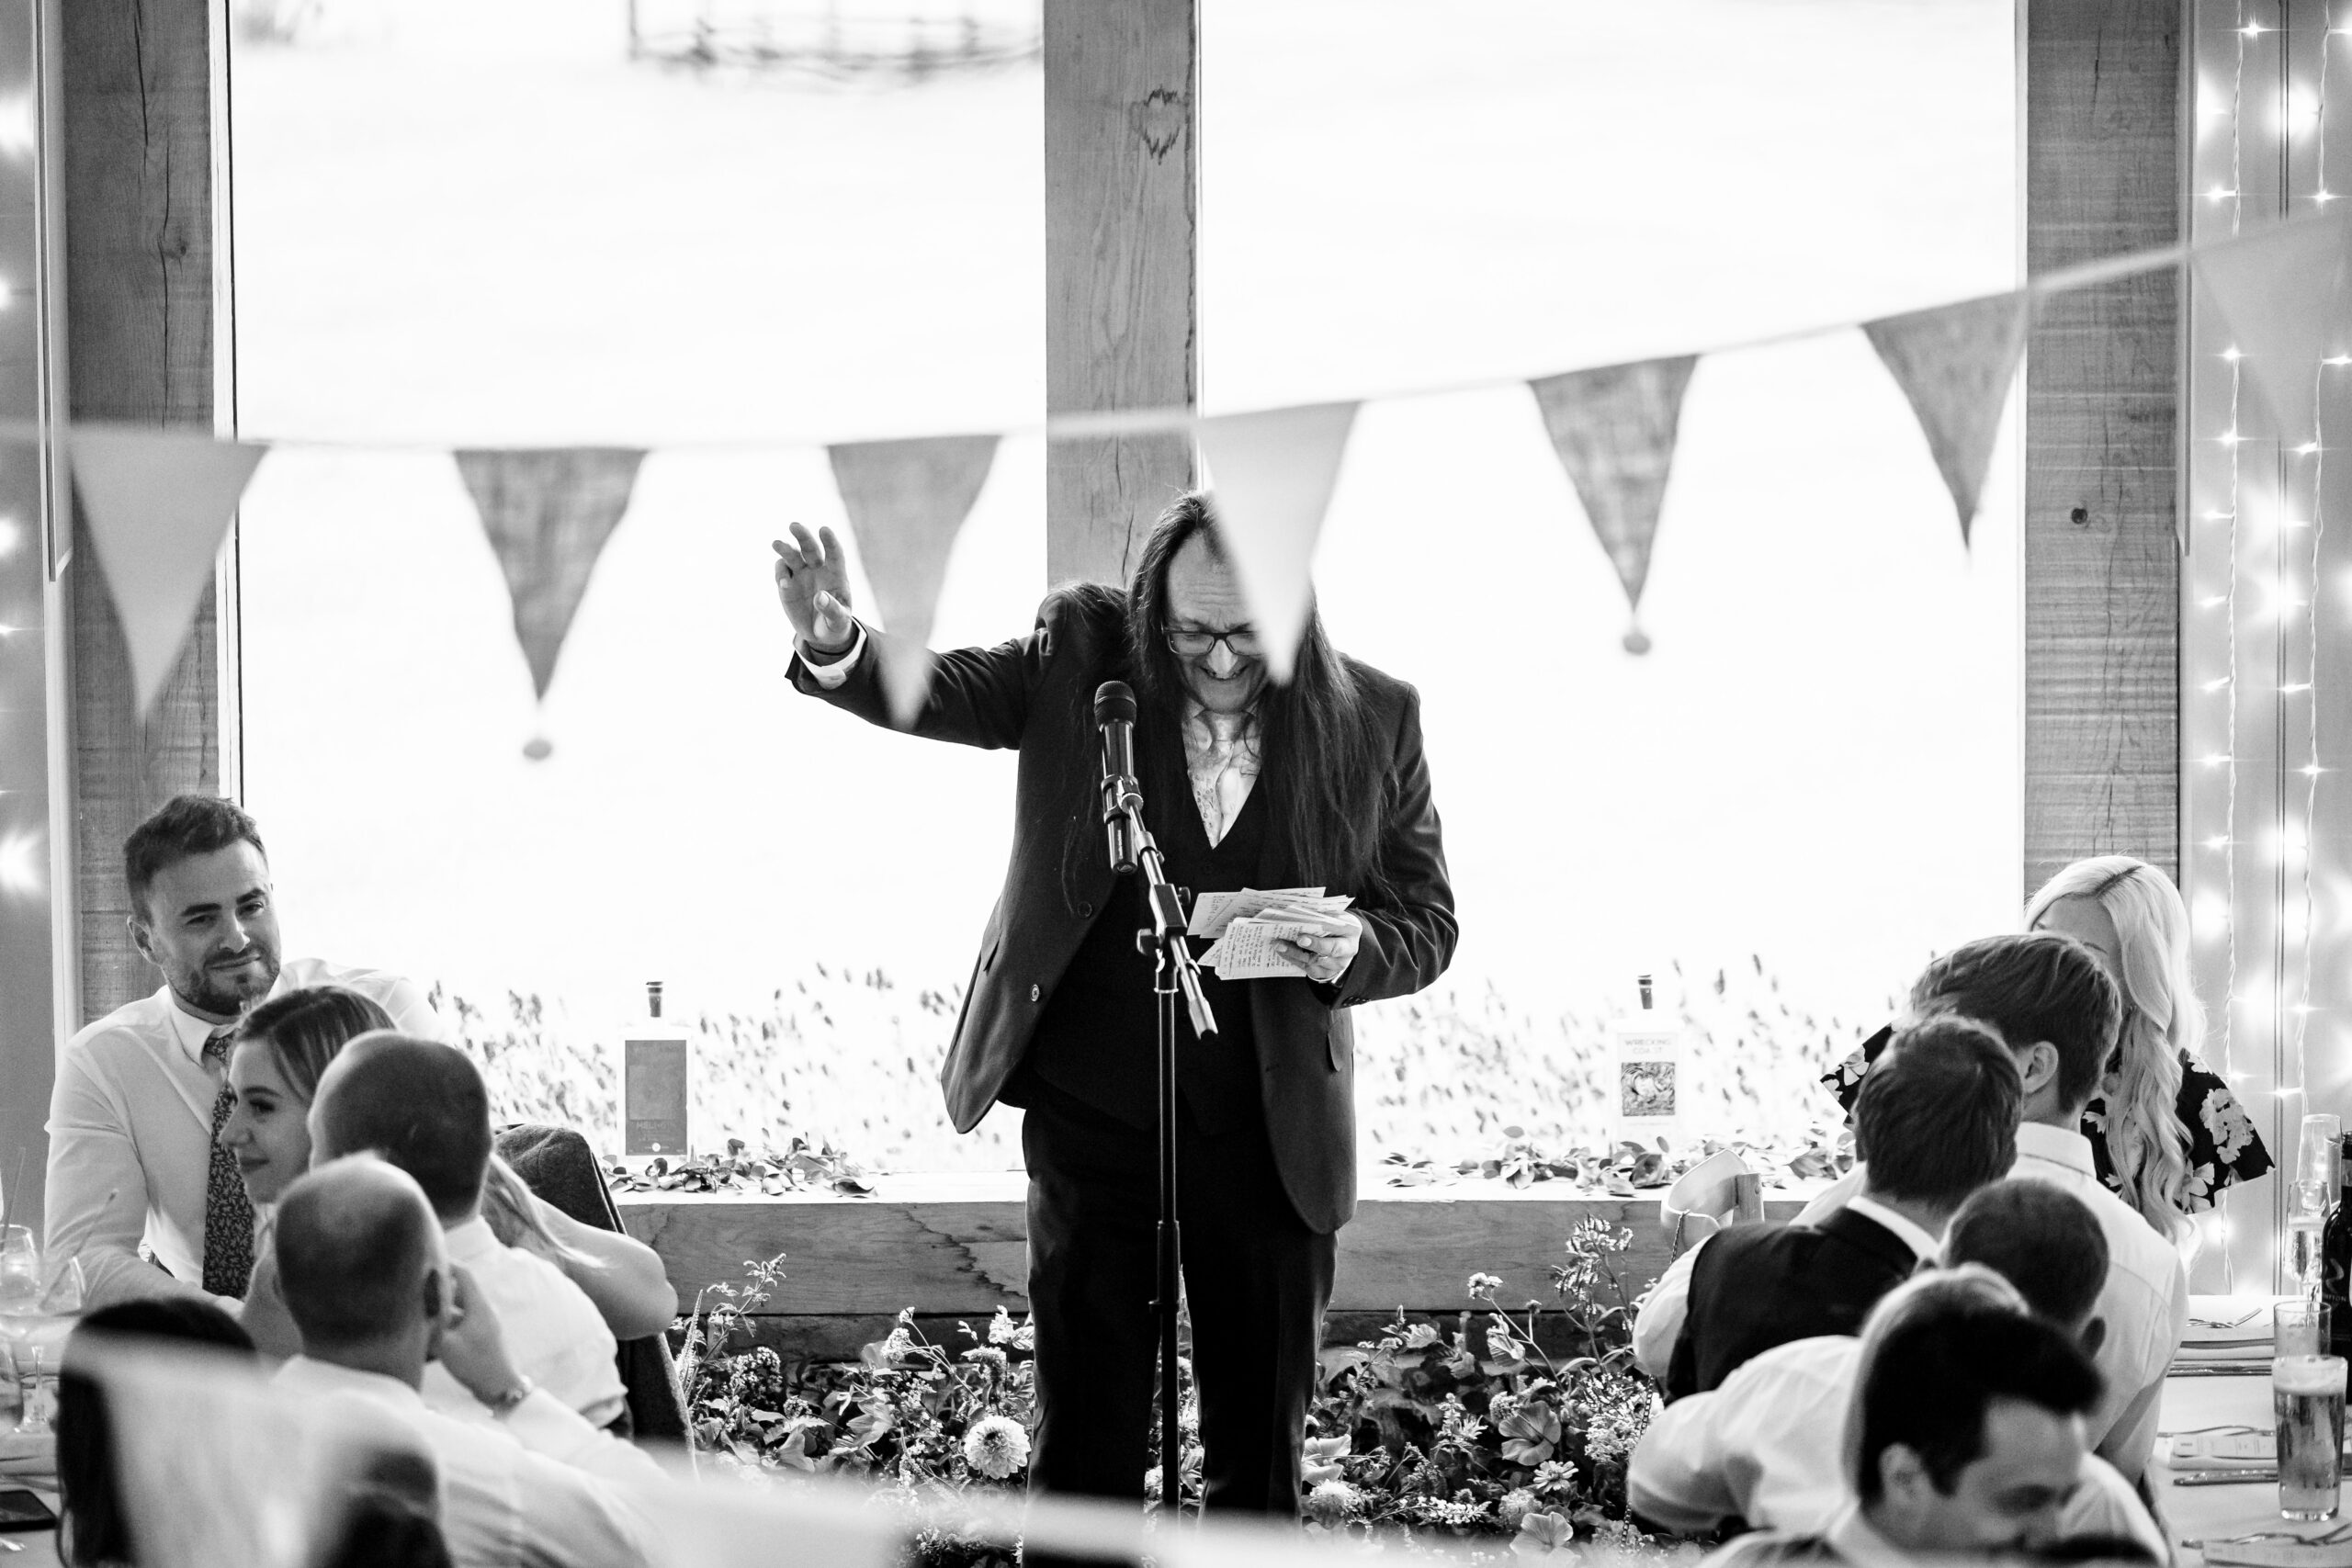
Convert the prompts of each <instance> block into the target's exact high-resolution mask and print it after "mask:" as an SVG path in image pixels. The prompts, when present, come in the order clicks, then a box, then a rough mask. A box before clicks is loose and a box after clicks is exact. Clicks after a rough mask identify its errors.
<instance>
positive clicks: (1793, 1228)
mask: <svg viewBox="0 0 2352 1568" xmlns="http://www.w3.org/2000/svg"><path fill="white" fill-rule="evenodd" d="M1918 1266H1919V1258H1918V1255H1917V1253H1915V1252H1913V1251H1912V1250H1911V1245H1910V1243H1908V1242H1906V1241H1905V1240H1904V1239H1903V1238H1902V1237H1901V1236H1899V1235H1895V1234H1894V1232H1893V1231H1891V1230H1888V1229H1887V1228H1886V1227H1885V1226H1884V1225H1883V1224H1879V1223H1878V1222H1877V1221H1876V1220H1873V1219H1871V1218H1870V1217H1869V1216H1868V1215H1866V1214H1858V1213H1854V1212H1853V1211H1852V1210H1851V1209H1840V1210H1838V1212H1837V1213H1834V1214H1832V1215H1830V1216H1829V1217H1828V1218H1826V1219H1825V1220H1823V1221H1822V1222H1821V1223H1820V1224H1818V1225H1804V1224H1790V1225H1738V1226H1735V1227H1733V1228H1732V1229H1730V1230H1727V1231H1719V1232H1717V1233H1716V1234H1715V1235H1713V1236H1711V1237H1709V1238H1708V1240H1707V1242H1706V1244H1705V1245H1704V1246H1703V1247H1701V1248H1700V1249H1699V1256H1698V1257H1697V1258H1693V1259H1692V1260H1691V1297H1690V1310H1689V1312H1688V1313H1687V1314H1685V1316H1684V1317H1683V1320H1682V1335H1681V1337H1680V1338H1679V1339H1677V1340H1676V1341H1675V1342H1674V1359H1673V1360H1672V1361H1671V1362H1670V1363H1669V1364H1668V1368H1667V1374H1666V1396H1667V1397H1668V1399H1679V1398H1681V1397H1682V1396H1683V1395H1685V1394H1689V1393H1706V1392H1707V1391H1708V1390H1710V1389H1713V1388H1714V1387H1716V1386H1718V1385H1719V1384H1721V1383H1722V1382H1723V1381H1724V1379H1725V1378H1727V1377H1729V1376H1731V1374H1732V1373H1733V1372H1735V1371H1737V1370H1738V1369H1739V1367H1740V1366H1741V1364H1742V1363H1744V1362H1746V1361H1747V1359H1749V1358H1751V1357H1755V1356H1760V1355H1762V1354H1763V1353H1764V1352H1765V1351H1767V1350H1770V1348H1773V1347H1774V1346H1776V1345H1785V1344H1787V1343H1788V1342H1789V1341H1790V1340H1792V1339H1810V1338H1812V1337H1815V1335H1820V1334H1855V1333H1859V1332H1860V1330H1861V1326H1862V1320H1863V1319H1864V1318H1865V1317H1868V1316H1869V1315H1870V1311H1871V1308H1872V1307H1874V1306H1876V1305H1877V1304H1878V1299H1879V1298H1880V1297H1881V1296H1883V1295H1884V1294H1886V1292H1889V1291H1891V1290H1893V1289H1894V1287H1895V1286H1896V1285H1899V1284H1901V1283H1902V1282H1903V1281H1904V1280H1906V1279H1908V1278H1910V1276H1911V1274H1912V1273H1913V1271H1914V1270H1916V1269H1917V1268H1918Z"/></svg>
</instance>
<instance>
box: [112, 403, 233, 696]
mask: <svg viewBox="0 0 2352 1568" xmlns="http://www.w3.org/2000/svg"><path fill="white" fill-rule="evenodd" d="M66 441H67V447H68V450H69V451H70V452H71V454H72V458H73V465H74V490H75V492H76V493H77V494H79V495H80V497H81V501H82V515H83V517H84V519H85V521H86V522H87V523H88V524H89V525H90V538H91V540H92V542H93V543H95V544H96V546H97V551H98V564H99V566H100V567H101V568H103V569H104V570H105V573H106V580H107V590H108V592H111V593H112V595H113V596H114V607H115V614H116V615H118V616H119V617H120V618H121V621H122V637H123V641H124V643H125V644H126V645H127V646H128V647H129V649H130V673H131V682H132V684H133V685H134V687H135V688H136V689H137V692H138V697H139V712H140V713H141V716H144V715H145V714H146V712H147V711H148V709H150V708H151V707H153V705H154V702H155V699H156V697H157V696H159V695H161V694H162V693H163V690H164V683H165V682H168V681H169V680H170V679H171V675H172V668H173V666H174V665H175V664H177V663H178V662H179V656H180V649H181V648H182V647H183V646H185V645H186V643H187V634H188V628H189V626H192V625H193V624H194V623H195V620H196V610H197V606H198V604H201V603H202V602H203V599H204V585H205V584H206V583H207V582H209V581H211V579H212V571H213V566H214V563H215V562H216V561H217V560H218V559H219V558H220V541H221V540H222V539H224V538H226V537H227V536H228V533H229V523H230V520H231V519H232V518H233V517H234V516H235V515H236V513H237V502H238V500H239V498H240V497H242V496H243V494H244V492H245V486H246V484H247V483H248V482H249V481H250V480H251V479H253V477H254V468H255V466H256V465H258V464H259V463H260V462H261V460H262V457H264V456H265V455H266V453H267V452H268V450H269V448H267V447H266V446H249V445H245V444H243V443H239V442H234V441H220V440H215V439H214V438H213V437H211V436H209V435H203V434H197V433H195V432H192V431H181V430H157V429H149V428H144V427H138V426H130V425H108V424H77V425H75V426H74V428H73V430H72V431H71V432H69V433H68V434H67V437H66Z"/></svg>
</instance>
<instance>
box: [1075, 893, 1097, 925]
mask: <svg viewBox="0 0 2352 1568" xmlns="http://www.w3.org/2000/svg"><path fill="white" fill-rule="evenodd" d="M1078 918H1079V919H1081V920H1091V919H1093V918H1094V906H1093V905H1091V904H1089V903H1087V902H1086V901H1085V900H1084V899H1082V898H1081V899H1080V900H1079V905H1078Z"/></svg>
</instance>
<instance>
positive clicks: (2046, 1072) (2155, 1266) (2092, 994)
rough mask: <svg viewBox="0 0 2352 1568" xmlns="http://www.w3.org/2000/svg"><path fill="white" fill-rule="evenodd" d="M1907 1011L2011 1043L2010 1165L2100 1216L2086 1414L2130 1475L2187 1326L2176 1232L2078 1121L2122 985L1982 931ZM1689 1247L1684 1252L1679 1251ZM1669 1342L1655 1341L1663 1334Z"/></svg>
mask: <svg viewBox="0 0 2352 1568" xmlns="http://www.w3.org/2000/svg"><path fill="white" fill-rule="evenodd" d="M1905 1011H1906V1013H1907V1014H1908V1016H1910V1017H1912V1018H1925V1017H1928V1016H1931V1015H1934V1014H1937V1013H1958V1014H1960V1015H1962V1017H1965V1018H1973V1019H1975V1020H1977V1021H1980V1022H1983V1023H1985V1024H1988V1025H1990V1026H1991V1027H1992V1028H1993V1029H1994V1030H1996V1031H1997V1032H1999V1034H2000V1035H2001V1037H2002V1038H2003V1039H2004V1040H2006V1041H2007V1042H2008V1046H2009V1051H2010V1054H2011V1055H2014V1056H2015V1057H2016V1058H2017V1063H2018V1071H2019V1073H2020V1075H2021V1076H2022V1077H2023V1078H2024V1081H2025V1121H2024V1124H2023V1125H2021V1126H2019V1127H2018V1159H2017V1164H2016V1165H2015V1166H2013V1167H2011V1168H2010V1171H2009V1174H2010V1175H2012V1176H2016V1177H2022V1178H2026V1179H2031V1180H2036V1181H2047V1182H2051V1183H2052V1184H2053V1185H2055V1186H2058V1187H2060V1188H2062V1189H2064V1190H2065V1191H2067V1192H2069V1193H2071V1194H2072V1195H2073V1196H2075V1198H2077V1199H2079V1200H2080V1201H2082V1203H2083V1205H2084V1206H2085V1207H2086V1208H2087V1209H2089V1210H2090V1212H2091V1213H2093V1214H2094V1215H2096V1216H2097V1217H2098V1223H2099V1229H2100V1231H2101V1232H2102V1233H2104V1234H2105V1235H2106V1237H2107V1244H2108V1253H2109V1262H2108V1279H2107V1287H2106V1289H2105V1291H2104V1292H2101V1294H2100V1297H2099V1308H2098V1310H2099V1316H2100V1317H2101V1318H2102V1319H2104V1320H2105V1322H2106V1324H2107V1336H2106V1338H2105V1340H2104V1342H2103V1343H2102V1344H2101V1345H2100V1346H2099V1349H2098V1370H2099V1374H2100V1376H2101V1377H2102V1378H2103V1379H2104V1380H2105V1384H2106V1392H2105V1393H2104V1394H2103V1395H2102V1396H2101V1398H2100V1401H2099V1404H2098V1408H2097V1409H2096V1410H2094V1411H2093V1412H2092V1413H2091V1417H2090V1429H2091V1438H2092V1440H2093V1442H2094V1443H2095V1445H2096V1446H2097V1448H2098V1453H2099V1457H2101V1458H2102V1459H2105V1460H2106V1461H2108V1462H2109V1464H2112V1465H2113V1466H2115V1468H2116V1469H2117V1470H2119V1471H2120V1472H2122V1473H2123V1474H2124V1476H2125V1477H2127V1478H2128V1479H2130V1480H2132V1481H2134V1482H2136V1481H2137V1480H2138V1479H2139V1477H2140V1472H2142V1471H2143V1470H2144V1469H2146V1468H2147V1463H2148V1456H2149V1453H2150V1452H2151V1450H2153V1449H2154V1444H2155V1434H2156V1403H2157V1397H2158V1395H2159V1394H2160V1393H2162V1391H2163V1387H2164V1377H2165V1371H2167V1370H2168V1369H2169V1368H2170V1366H2171V1365H2172V1358H2173V1352H2174V1350H2175V1349H2176V1348H2177V1347H2178V1346H2179V1344H2180V1338H2181V1336H2182V1335H2183V1334H2184V1333H2185V1332H2187V1330H2188V1270H2187V1269H2185V1268H2183V1267H2182V1265H2181V1260H2180V1254H2179V1252H2178V1250H2177V1248H2176V1247H2174V1246H2173V1244H2172V1242H2171V1241H2170V1240H2169V1239H2168V1238H2166V1237H2165V1236H2163V1235H2159V1234H2158V1233H2157V1232H2156V1230H2155V1229H2154V1227H2153V1226H2151V1225H2150V1224H2148V1222H2147V1221H2146V1220H2145V1219H2144V1218H2143V1217H2142V1216H2141V1215H2140V1214H2139V1213H2137V1212H2136V1211H2134V1210H2133V1209H2131V1207H2130V1206H2129V1205H2128V1204H2126V1203H2125V1202H2124V1201H2122V1200H2121V1199H2120V1198H2118V1197H2116V1196H2115V1194H2114V1193H2112V1192H2110V1191H2109V1190H2107V1188H2106V1187H2105V1186H2104V1185H2103V1184H2102V1183H2101V1182H2100V1181H2099V1179H2098V1175H2097V1173H2096V1170H2095V1168H2094V1167H2093V1165H2092V1163H2091V1146H2090V1144H2089V1142H2088V1140H2086V1139H2085V1138H2084V1137H2083V1135H2082V1134H2080V1133H2079V1132H2077V1131H2076V1130H2075V1129H2076V1128H2077V1127H2078V1126H2079V1125H2080V1124H2081V1119H2082V1110H2083V1106H2084V1105H2085V1104H2086V1102H2087V1101H2088V1100H2090V1098H2091V1096H2092V1095H2094V1094H2095V1093H2097V1092H2098V1081H2099V1077H2100V1075H2101V1074H2102V1073H2103V1072H2104V1071H2105V1070H2106V1064H2107V1062H2108V1059H2109V1056H2111V1055H2113V1053H2114V1050H2115V1041H2116V1034H2117V1031H2118V1030H2119V1029H2120V1026H2121V1021H2122V998H2121V994H2120V992H2119V991H2118V990H2117V989H2116V987H2115V982H2114V981H2113V980H2112V979H2110V978H2109V976H2108V974H2107V971H2106V970H2105V969H2104V968H2103V967H2102V966H2101V965H2100V964H2099V962H2098V956H2097V955H2096V954H2095V953H2092V952H2091V951H2090V949H2088V948H2086V947H2085V946H2084V945H2083V944H2082V943H2080V942H2076V941H2075V940H2074V939H2073V938H2072V937H2066V936H2061V935H2059V934H2058V933H2057V932H2054V931H2028V932H2025V933H2023V934H2021V935H2010V936H1996V937H1986V938H1985V939H1983V940H1982V941H1978V942H1969V943H1967V944H1966V945H1965V946H1962V947H1959V948H1955V949H1954V950H1953V951H1952V952H1951V953H1947V954H1946V955H1944V956H1943V957H1941V958H1939V959H1938V960H1936V961H1935V962H1934V963H1933V964H1929V965H1928V968H1927V970H1926V972H1925V973H1923V974H1922V975H1921V976H1919V978H1918V981H1917V983H1916V984H1915V985H1914V986H1913V987H1912V988H1911V997H1910V1000H1909V1003H1908V1005H1907V1007H1906V1009H1905ZM1868 1179H1869V1173H1868V1171H1867V1170H1866V1169H1865V1168H1860V1167H1857V1168H1855V1169H1854V1170H1853V1171H1852V1172H1850V1173H1849V1174H1848V1175H1847V1176H1845V1177H1843V1178H1841V1179H1839V1180H1838V1182H1837V1183H1836V1184H1835V1185H1833V1186H1831V1187H1830V1188H1829V1189H1828V1190H1826V1191H1825V1192H1823V1193H1822V1194H1821V1196H1820V1197H1818V1198H1816V1199H1815V1200H1814V1201H1813V1202H1812V1203H1810V1204H1809V1205H1807V1206H1806V1208H1805V1211H1804V1213H1803V1214H1801V1215H1799V1216H1798V1219H1799V1223H1801V1224H1804V1223H1813V1222H1815V1221H1818V1220H1819V1219H1821V1218H1822V1217H1824V1216H1826V1215H1827V1214H1830V1213H1834V1212H1836V1211H1837V1210H1838V1208H1840V1207H1842V1206H1843V1205H1844V1204H1846V1203H1847V1202H1849V1201H1851V1200H1852V1198H1853V1196H1854V1194H1856V1193H1858V1192H1860V1191H1861V1190H1863V1188H1864V1184H1865V1183H1866V1182H1867V1181H1868ZM1686 1256H1688V1255H1686ZM1688 1280H1689V1267H1688V1265H1687V1264H1685V1263H1684V1262H1683V1261H1682V1260H1681V1259H1677V1260H1676V1265H1675V1267H1673V1268H1671V1269H1668V1271H1667V1273H1666V1275H1665V1276H1664V1277H1662V1278H1661V1279H1660V1280H1658V1283H1657V1286H1656V1287H1655V1288H1654V1289H1653V1290H1652V1291H1651V1292H1650V1295H1649V1299H1648V1300H1647V1301H1646V1302H1645V1303H1644V1305H1643V1307H1642V1311H1641V1314H1640V1316H1639V1317H1638V1318H1637V1319H1636V1320H1635V1323H1634V1356H1635V1359H1636V1360H1638V1361H1639V1362H1640V1363H1641V1364H1642V1365H1643V1366H1644V1367H1645V1368H1647V1367H1649V1365H1650V1356H1651V1355H1653V1354H1658V1355H1659V1356H1660V1359H1659V1366H1660V1368H1661V1369H1662V1368H1663V1367H1664V1365H1665V1359H1664V1358H1665V1355H1667V1354H1670V1352H1671V1348H1672V1346H1673V1343H1674V1336H1675V1334H1676V1333H1678V1332H1679V1327H1680V1323H1681V1314H1682V1311H1683V1297H1684V1296H1685V1294H1686V1293H1687V1291H1688ZM1661 1339H1662V1340H1663V1341H1664V1344H1665V1346H1666V1347H1667V1350H1666V1351H1665V1352H1663V1353H1661V1352H1659V1351H1658V1350H1657V1346H1658V1344H1659V1342H1660V1340H1661Z"/></svg>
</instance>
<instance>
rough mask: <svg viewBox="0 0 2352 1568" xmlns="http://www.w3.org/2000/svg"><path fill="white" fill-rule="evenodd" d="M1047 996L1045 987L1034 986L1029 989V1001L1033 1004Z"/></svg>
mask: <svg viewBox="0 0 2352 1568" xmlns="http://www.w3.org/2000/svg"><path fill="white" fill-rule="evenodd" d="M1045 994H1046V992H1045V988H1044V987H1039V986H1032V987H1029V999H1030V1000H1031V1001H1033V1002H1034V1001H1035V1000H1037V999H1038V998H1041V997H1043V996H1044V995H1045Z"/></svg>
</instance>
